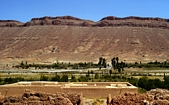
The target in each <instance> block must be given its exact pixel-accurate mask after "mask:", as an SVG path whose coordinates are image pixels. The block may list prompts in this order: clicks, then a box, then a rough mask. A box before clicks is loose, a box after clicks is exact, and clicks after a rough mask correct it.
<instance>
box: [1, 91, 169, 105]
mask: <svg viewBox="0 0 169 105" xmlns="http://www.w3.org/2000/svg"><path fill="white" fill-rule="evenodd" d="M83 101H84V100H83V96H82V94H65V93H56V94H49V93H43V92H34V91H25V93H24V94H23V95H22V96H20V97H17V96H7V97H5V96H2V95H0V105H102V104H104V103H103V102H90V103H87V102H83ZM107 105H169V91H168V90H164V89H152V90H150V91H148V92H147V93H144V94H137V93H135V94H131V93H125V94H122V95H118V96H113V97H112V98H111V96H110V95H109V96H108V98H107Z"/></svg>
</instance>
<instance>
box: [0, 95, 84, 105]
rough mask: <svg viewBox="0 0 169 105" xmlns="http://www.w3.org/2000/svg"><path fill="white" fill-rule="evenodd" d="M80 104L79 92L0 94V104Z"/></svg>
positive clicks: (80, 96)
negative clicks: (6, 95) (18, 95)
mask: <svg viewBox="0 0 169 105" xmlns="http://www.w3.org/2000/svg"><path fill="white" fill-rule="evenodd" d="M2 104H3V105H30V104H31V105H82V95H81V94H65V93H64V94H63V93H56V94H50V93H43V92H25V93H24V94H23V95H22V96H21V97H17V96H8V97H4V96H0V105H2Z"/></svg>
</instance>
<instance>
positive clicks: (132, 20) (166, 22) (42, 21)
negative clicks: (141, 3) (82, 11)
mask: <svg viewBox="0 0 169 105" xmlns="http://www.w3.org/2000/svg"><path fill="white" fill-rule="evenodd" d="M35 25H67V26H85V27H89V26H90V27H91V26H92V27H105V26H107V27H121V26H128V27H148V28H165V29H169V19H163V18H150V17H136V16H129V17H124V18H119V17H114V16H108V17H104V18H102V19H101V20H100V21H98V22H93V21H88V20H83V19H79V18H76V17H72V16H58V17H50V16H45V17H41V18H32V19H31V21H29V22H26V23H21V22H18V21H14V20H0V27H27V26H35Z"/></svg>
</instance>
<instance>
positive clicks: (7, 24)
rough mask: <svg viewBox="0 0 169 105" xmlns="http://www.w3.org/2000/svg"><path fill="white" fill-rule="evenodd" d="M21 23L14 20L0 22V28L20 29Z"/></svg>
mask: <svg viewBox="0 0 169 105" xmlns="http://www.w3.org/2000/svg"><path fill="white" fill-rule="evenodd" d="M22 26H23V23H22V22H19V21H16V20H0V27H22Z"/></svg>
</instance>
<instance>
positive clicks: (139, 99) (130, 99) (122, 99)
mask: <svg viewBox="0 0 169 105" xmlns="http://www.w3.org/2000/svg"><path fill="white" fill-rule="evenodd" d="M110 98H111V97H110V96H109V97H108V98H107V105H169V91H168V90H164V89H152V90H150V91H149V92H147V93H145V94H131V93H125V94H123V95H119V96H115V97H113V98H112V99H110Z"/></svg>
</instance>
